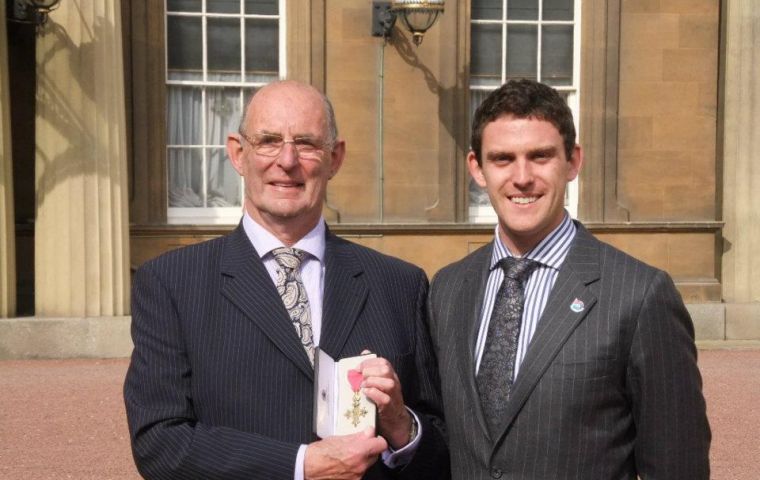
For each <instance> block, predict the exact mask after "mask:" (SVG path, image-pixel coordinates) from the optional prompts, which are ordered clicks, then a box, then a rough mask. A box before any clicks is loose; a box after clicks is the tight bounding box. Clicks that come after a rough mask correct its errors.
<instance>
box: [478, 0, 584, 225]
mask: <svg viewBox="0 0 760 480" xmlns="http://www.w3.org/2000/svg"><path fill="white" fill-rule="evenodd" d="M582 2H583V0H575V1H574V4H573V17H574V19H573V20H543V6H544V0H539V2H538V19H537V20H508V19H507V4H508V3H509V0H502V16H501V19H498V20H493V19H489V20H481V19H471V20H470V24H471V25H500V26H501V82H500V84H504V83H505V82H506V81H507V58H506V56H507V26H508V25H536V26H537V28H538V48H537V53H536V55H537V63H536V70H537V71H536V74H537V78H538V80H539V81H541V40H542V36H541V31H542V30H541V27H542V26H544V25H573V82H572V85H570V86H556V87H554V88H555V89H556V90H557V91H559V92H562V93H566V95H567V104H568V106H569V107H570V110H571V111H572V112H573V121H574V122H575V127H576V136H577V138H580V132H579V131H578V125H579V123H578V120H579V118H580V115H579V109H580V98H579V97H580V88H579V86H580V79H581V71H580V70H581V3H582ZM469 88H470V91H471V92H472V91H493V90H495V89H496V88H498V87H490V86H481V85H470V87H469ZM467 181H468V191H469V175H468V177H467ZM565 208H566V209H567V211H568V212H569V213H570V216H571V217H573V218H576V217H577V216H578V178H576V179H575V180H573V181H572V182H570V183H569V184H568V186H567V191H566V195H565ZM467 214H468V215H467V218H468V221H469V222H470V223H496V222H497V221H498V218H497V216H496V212H495V211H494V209H493V207H492V206H491V205H490V204H486V205H468V212H467Z"/></svg>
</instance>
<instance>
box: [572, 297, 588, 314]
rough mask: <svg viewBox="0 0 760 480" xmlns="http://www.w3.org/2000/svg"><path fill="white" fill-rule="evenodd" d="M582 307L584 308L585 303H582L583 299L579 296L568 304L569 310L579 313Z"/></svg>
mask: <svg viewBox="0 0 760 480" xmlns="http://www.w3.org/2000/svg"><path fill="white" fill-rule="evenodd" d="M584 308H586V305H585V304H584V303H583V300H581V299H579V298H576V299H575V300H573V303H571V304H570V310H572V311H574V312H575V313H581V312H582V311H583V309H584Z"/></svg>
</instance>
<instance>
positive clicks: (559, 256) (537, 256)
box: [491, 211, 577, 270]
mask: <svg viewBox="0 0 760 480" xmlns="http://www.w3.org/2000/svg"><path fill="white" fill-rule="evenodd" d="M576 230H577V229H576V227H575V223H573V221H572V220H571V219H570V215H568V213H567V211H565V216H564V218H563V219H562V222H561V223H560V224H559V225H557V228H555V229H554V230H552V231H551V233H549V235H547V236H546V237H544V239H543V240H541V241H540V242H538V245H536V246H535V247H533V248H532V249H531V250H530V251H529V252H528V253H526V254H525V255H523V257H524V258H528V259H530V260H535V261H536V262H538V263H540V264H542V265H544V266H546V267H550V268H553V269H555V270H559V267H561V266H562V262H564V261H565V257H567V252H568V251H569V250H570V244H571V243H572V240H573V238H575V232H576ZM493 244H494V248H493V253H492V254H491V270H493V269H494V268H496V266H497V265H498V264H499V261H500V260H501V259H502V258H505V257H514V255H513V254H512V252H510V251H509V248H507V246H506V245H504V243H503V242H502V241H501V237H500V236H499V224H498V223H497V224H496V230H495V233H494V241H493Z"/></svg>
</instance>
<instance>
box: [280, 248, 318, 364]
mask: <svg viewBox="0 0 760 480" xmlns="http://www.w3.org/2000/svg"><path fill="white" fill-rule="evenodd" d="M272 254H273V255H274V259H275V260H277V264H278V265H279V266H280V270H279V271H278V272H277V282H276V285H277V293H279V294H280V297H282V303H284V304H285V309H286V310H287V311H288V314H289V315H290V321H291V322H293V326H294V327H295V328H296V333H297V334H298V336H299V338H300V339H301V344H302V345H303V348H304V350H306V354H307V355H308V356H309V360H310V361H311V364H312V365H314V338H313V334H312V330H311V309H310V308H309V298H308V297H307V295H306V287H304V284H303V281H302V280H301V272H300V270H299V267H300V266H301V261H302V260H303V257H304V255H305V252H304V251H303V250H298V249H297V248H287V247H281V248H276V249H274V250H272Z"/></svg>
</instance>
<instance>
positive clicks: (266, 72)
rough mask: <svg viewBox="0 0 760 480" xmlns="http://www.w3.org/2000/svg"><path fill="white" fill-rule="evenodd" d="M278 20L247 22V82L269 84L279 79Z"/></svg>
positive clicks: (252, 20)
mask: <svg viewBox="0 0 760 480" xmlns="http://www.w3.org/2000/svg"><path fill="white" fill-rule="evenodd" d="M277 25H278V24H277V20H275V19H272V20H269V19H259V18H251V19H246V21H245V70H246V80H247V81H251V82H269V81H272V80H274V79H276V78H277V72H278V70H279V58H280V52H279V48H280V43H279V37H278V26H277Z"/></svg>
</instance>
